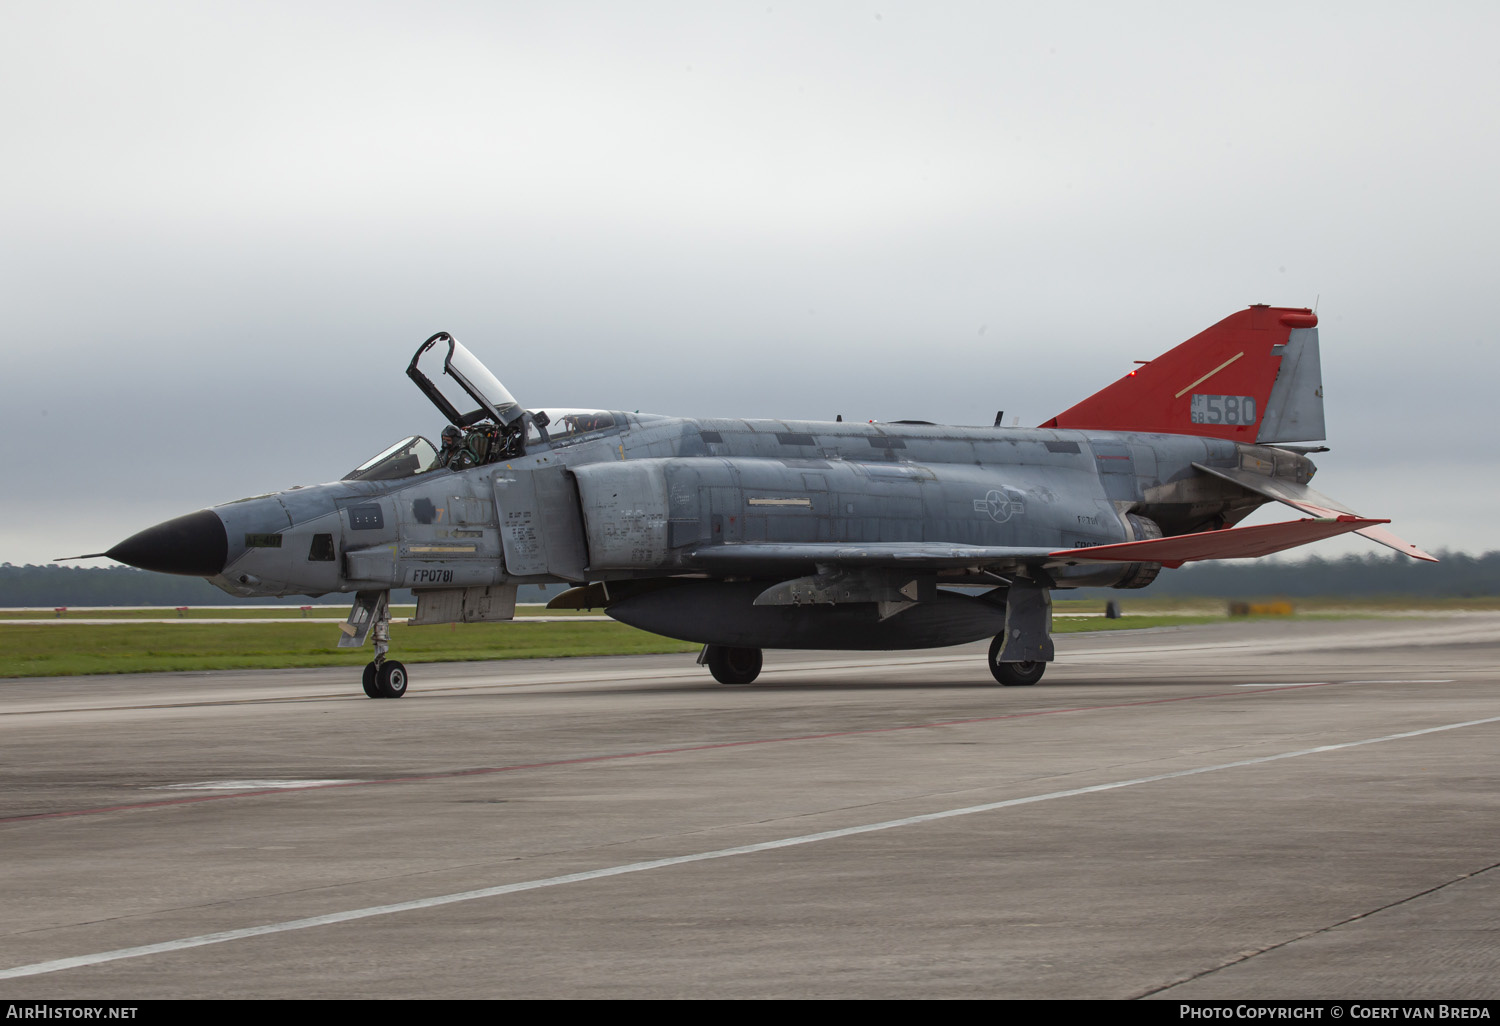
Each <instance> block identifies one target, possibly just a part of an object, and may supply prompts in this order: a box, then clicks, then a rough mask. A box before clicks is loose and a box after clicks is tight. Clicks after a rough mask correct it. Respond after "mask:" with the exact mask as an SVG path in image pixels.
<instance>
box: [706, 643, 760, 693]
mask: <svg viewBox="0 0 1500 1026" xmlns="http://www.w3.org/2000/svg"><path fill="white" fill-rule="evenodd" d="M698 662H699V663H707V664H708V672H709V673H712V674H713V675H714V680H716V681H718V682H719V683H720V684H749V683H750V682H752V681H753V680H755V678H756V677H759V676H760V667H761V662H762V660H761V654H760V649H758V648H729V647H728V646H725V645H704V646H703V652H702V654H701V655H699V656H698Z"/></svg>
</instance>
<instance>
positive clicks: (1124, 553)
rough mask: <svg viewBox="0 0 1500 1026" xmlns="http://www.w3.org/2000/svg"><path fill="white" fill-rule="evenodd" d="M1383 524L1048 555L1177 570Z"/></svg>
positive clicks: (1208, 534)
mask: <svg viewBox="0 0 1500 1026" xmlns="http://www.w3.org/2000/svg"><path fill="white" fill-rule="evenodd" d="M1388 523H1390V521H1389V520H1365V519H1363V518H1361V517H1356V516H1349V515H1347V514H1334V515H1333V516H1329V517H1318V518H1317V519H1316V520H1288V521H1285V522H1283V523H1280V524H1261V525H1260V526H1258V527H1228V528H1225V529H1223V530H1221V531H1202V532H1200V533H1198V534H1179V535H1177V536H1176V537H1174V538H1152V539H1149V540H1147V541H1134V542H1124V543H1122V544H1119V545H1091V546H1089V547H1088V548H1083V549H1063V550H1062V551H1060V552H1053V553H1050V556H1051V558H1052V559H1054V560H1058V561H1061V562H1064V563H1074V562H1079V563H1134V562H1142V563H1160V564H1162V565H1163V566H1168V567H1173V568H1176V567H1179V566H1181V565H1182V564H1184V563H1190V562H1193V561H1195V560H1200V559H1249V558H1251V557H1254V556H1269V555H1270V554H1271V553H1273V552H1281V551H1282V550H1284V549H1291V548H1296V547H1297V546H1298V545H1306V544H1307V543H1309V542H1315V541H1322V540H1323V539H1324V538H1332V537H1334V536H1335V535H1340V534H1348V533H1349V532H1350V531H1363V530H1366V529H1368V528H1369V527H1371V526H1372V525H1375V524H1388Z"/></svg>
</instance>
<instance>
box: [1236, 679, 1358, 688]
mask: <svg viewBox="0 0 1500 1026" xmlns="http://www.w3.org/2000/svg"><path fill="white" fill-rule="evenodd" d="M1336 683H1338V682H1337V681H1331V680H1314V681H1308V682H1307V683H1304V684H1276V683H1272V682H1271V681H1261V682H1260V683H1258V684H1236V685H1235V687H1237V688H1321V687H1322V686H1323V685H1325V684H1336Z"/></svg>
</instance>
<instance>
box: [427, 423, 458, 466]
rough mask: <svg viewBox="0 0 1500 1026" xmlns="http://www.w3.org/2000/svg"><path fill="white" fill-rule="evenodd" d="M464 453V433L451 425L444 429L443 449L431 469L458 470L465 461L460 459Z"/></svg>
mask: <svg viewBox="0 0 1500 1026" xmlns="http://www.w3.org/2000/svg"><path fill="white" fill-rule="evenodd" d="M463 451H464V433H463V432H462V431H460V430H459V429H458V428H456V427H454V426H453V425H452V424H449V425H448V426H447V427H445V428H443V447H442V448H441V449H439V450H438V454H437V459H435V460H433V461H432V467H431V469H433V470H437V469H438V468H439V467H452V468H453V469H454V470H458V469H459V468H460V467H461V466H462V463H463V461H462V460H460V459H459V457H460V455H461V454H462V453H463Z"/></svg>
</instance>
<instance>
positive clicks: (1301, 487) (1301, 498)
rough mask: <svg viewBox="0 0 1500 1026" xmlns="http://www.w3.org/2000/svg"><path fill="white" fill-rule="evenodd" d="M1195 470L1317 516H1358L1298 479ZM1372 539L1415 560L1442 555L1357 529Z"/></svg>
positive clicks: (1379, 531)
mask: <svg viewBox="0 0 1500 1026" xmlns="http://www.w3.org/2000/svg"><path fill="white" fill-rule="evenodd" d="M1193 467H1194V469H1196V470H1201V471H1203V473H1205V474H1212V475H1213V476H1214V477H1218V478H1223V479H1224V480H1225V481H1230V482H1233V483H1234V484H1237V485H1239V486H1240V487H1241V488H1243V489H1245V490H1246V491H1249V492H1254V493H1255V494H1257V495H1264V496H1265V497H1266V498H1268V499H1275V500H1276V501H1277V502H1284V503H1286V504H1287V505H1288V506H1290V507H1292V508H1293V509H1297V510H1301V511H1302V512H1303V513H1311V514H1312V515H1313V516H1315V517H1332V516H1339V515H1340V514H1350V515H1353V516H1358V514H1356V513H1355V512H1354V511H1353V510H1352V509H1350V508H1348V507H1347V506H1345V505H1343V504H1342V503H1340V502H1338V501H1336V500H1334V499H1330V498H1329V497H1328V496H1326V495H1324V494H1323V493H1322V492H1318V491H1314V490H1313V489H1311V488H1309V487H1307V485H1305V484H1298V483H1297V482H1295V481H1285V480H1281V479H1279V478H1273V477H1262V476H1261V475H1260V474H1252V473H1250V472H1249V471H1247V470H1238V469H1229V468H1225V467H1209V466H1205V465H1204V464H1202V463H1194V464H1193ZM1375 523H1376V524H1388V523H1390V521H1389V520H1377V521H1375ZM1355 533H1356V534H1358V535H1360V536H1362V537H1365V538H1368V539H1370V540H1371V541H1373V542H1379V543H1380V544H1381V545H1385V546H1387V547H1388V548H1392V549H1395V550H1396V551H1397V552H1401V553H1404V554H1405V555H1408V556H1410V557H1411V558H1413V559H1421V560H1426V561H1427V562H1429V563H1436V562H1437V561H1438V558H1437V557H1436V556H1434V555H1430V554H1429V553H1426V552H1423V551H1422V550H1421V549H1419V548H1417V547H1416V546H1415V545H1413V544H1412V543H1411V542H1409V541H1407V540H1406V539H1404V538H1398V537H1396V536H1395V535H1394V534H1392V533H1391V532H1390V531H1387V530H1386V529H1385V528H1383V527H1366V528H1362V529H1360V530H1359V531H1356V532H1355Z"/></svg>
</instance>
